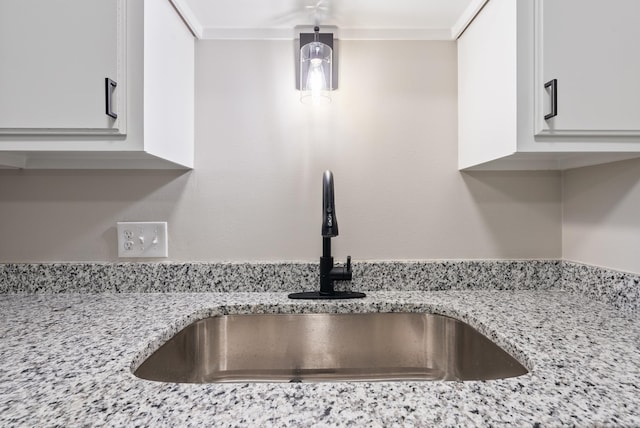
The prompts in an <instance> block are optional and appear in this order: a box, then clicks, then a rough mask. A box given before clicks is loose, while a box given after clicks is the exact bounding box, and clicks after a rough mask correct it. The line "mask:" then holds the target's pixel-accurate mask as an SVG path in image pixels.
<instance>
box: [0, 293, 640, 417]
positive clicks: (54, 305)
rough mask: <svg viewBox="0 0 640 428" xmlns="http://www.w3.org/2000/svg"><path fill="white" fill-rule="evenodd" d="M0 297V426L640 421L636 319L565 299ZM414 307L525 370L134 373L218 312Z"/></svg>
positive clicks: (511, 295) (562, 296)
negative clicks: (270, 376)
mask: <svg viewBox="0 0 640 428" xmlns="http://www.w3.org/2000/svg"><path fill="white" fill-rule="evenodd" d="M368 294H369V295H368V297H367V298H365V299H361V300H352V301H333V302H317V301H291V300H289V299H287V297H286V296H287V295H286V293H281V292H278V293H130V294H127V293H123V294H117V293H104V294H49V295H47V294H37V295H1V296H0V339H1V340H0V425H1V426H36V425H38V426H41V425H48V426H53V425H58V426H77V425H92V426H94V425H109V426H113V425H115V426H133V425H149V426H187V425H194V426H202V425H216V426H271V425H272V426H285V425H289V426H312V425H313V426H330V425H352V426H402V425H414V426H433V425H439V426H469V425H491V426H513V425H519V426H521V425H524V426H532V425H538V424H540V425H543V426H559V425H567V426H576V425H577V426H584V425H602V424H605V425H615V426H638V425H640V406H639V405H638V404H639V398H638V397H640V321H638V319H637V317H635V316H634V315H632V314H626V315H625V314H624V313H622V312H619V311H617V310H616V309H615V308H613V307H611V306H608V305H607V304H604V303H598V302H594V301H592V300H589V299H588V298H586V297H583V296H580V295H576V294H570V293H567V292H564V291H505V290H501V291H490V290H477V291H430V292H408V291H402V292H391V291H379V292H370V293H368ZM402 310H409V311H423V312H434V313H440V314H444V315H449V316H454V317H456V318H458V319H461V320H463V321H466V322H467V323H469V324H471V325H472V326H473V327H475V328H477V329H478V330H480V331H481V332H483V333H484V334H485V335H487V336H489V337H490V338H492V339H493V340H494V341H495V342H497V343H498V344H499V345H501V346H502V347H503V348H504V349H505V350H507V351H508V352H510V353H511V354H512V355H514V356H516V357H517V358H518V359H519V360H520V361H521V362H522V363H524V365H525V366H527V368H528V369H529V370H530V373H528V374H526V375H524V376H521V377H517V378H511V379H503V380H492V381H471V382H450V381H449V382H445V381H437V382H413V381H411V382H336V383H254V384H242V383H237V384H204V385H195V384H170V383H159V382H151V381H145V380H140V379H138V378H136V377H135V376H133V374H132V368H134V367H136V366H137V364H139V363H140V362H141V361H142V360H143V359H144V358H145V357H146V356H147V355H149V354H150V353H151V352H152V351H153V350H154V349H155V348H157V347H158V346H159V345H160V344H161V343H162V342H163V341H164V340H165V339H166V338H168V337H170V336H171V335H173V334H174V333H175V332H177V331H178V330H179V329H181V328H182V327H184V326H186V325H187V324H189V323H190V322H191V321H194V320H196V319H199V318H203V317H206V316H209V315H214V314H223V313H259V312H279V313H298V312H375V311H380V312H387V311H389V312H392V311H402Z"/></svg>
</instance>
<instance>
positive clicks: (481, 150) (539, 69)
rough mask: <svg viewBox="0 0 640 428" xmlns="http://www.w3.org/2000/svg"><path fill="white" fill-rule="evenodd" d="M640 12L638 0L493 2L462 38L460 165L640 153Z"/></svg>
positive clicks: (511, 165) (580, 162)
mask: <svg viewBox="0 0 640 428" xmlns="http://www.w3.org/2000/svg"><path fill="white" fill-rule="evenodd" d="M638 16H640V1H637V0H607V1H605V0H518V1H514V0H489V2H488V3H487V4H486V5H485V7H484V8H483V9H482V11H481V12H480V13H479V14H478V15H477V16H476V18H475V19H474V20H473V22H472V23H471V24H470V25H469V27H468V28H467V29H466V30H465V32H464V33H463V34H462V35H461V36H460V38H459V39H458V101H459V104H458V113H459V118H458V119H459V120H458V130H459V133H458V149H459V150H458V159H459V168H460V169H487V170H498V169H566V168H573V167H579V166H585V165H593V164H598V163H604V162H610V161H614V160H621V159H628V158H633V157H640V83H639V82H640V79H639V78H638V76H640V55H638V48H637V45H638V44H639V43H640V26H638V25H637V23H636V22H635V21H636V19H637V17H638ZM554 92H555V93H554ZM554 101H555V105H554ZM554 113H555V114H554ZM545 116H546V118H545Z"/></svg>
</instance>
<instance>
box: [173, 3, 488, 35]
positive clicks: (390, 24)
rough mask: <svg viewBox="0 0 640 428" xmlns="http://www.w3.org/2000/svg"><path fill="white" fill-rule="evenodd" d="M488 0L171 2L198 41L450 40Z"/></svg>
mask: <svg viewBox="0 0 640 428" xmlns="http://www.w3.org/2000/svg"><path fill="white" fill-rule="evenodd" d="M487 1H488V0H171V2H172V3H173V4H174V6H175V7H176V9H177V10H178V11H179V12H180V14H181V15H182V16H183V18H184V20H185V22H186V23H187V24H188V25H189V26H190V27H191V29H192V31H193V32H194V34H195V35H196V36H197V37H198V38H201V39H294V38H297V37H298V33H299V32H300V28H308V27H310V26H313V25H316V24H317V25H320V27H321V28H322V27H327V26H329V27H334V28H332V31H333V32H334V33H335V34H336V37H338V38H341V39H345V40H349V39H350V40H453V39H455V38H457V37H458V35H459V34H460V33H461V32H462V31H463V30H464V28H466V26H467V24H468V23H469V22H470V21H471V19H473V17H474V16H475V15H476V13H477V12H478V11H479V10H480V9H481V8H482V6H483V5H484V4H485V3H486V2H487Z"/></svg>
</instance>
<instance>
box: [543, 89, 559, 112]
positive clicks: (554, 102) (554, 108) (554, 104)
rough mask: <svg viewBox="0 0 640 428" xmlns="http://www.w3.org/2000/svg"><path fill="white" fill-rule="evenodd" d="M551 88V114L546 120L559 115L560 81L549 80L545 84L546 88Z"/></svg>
mask: <svg viewBox="0 0 640 428" xmlns="http://www.w3.org/2000/svg"><path fill="white" fill-rule="evenodd" d="M549 87H550V88H551V91H550V93H549V95H551V113H549V114H546V115H545V116H544V120H549V119H551V118H552V117H556V116H557V115H558V79H553V80H549V81H548V82H547V83H545V84H544V88H545V89H547V88H549Z"/></svg>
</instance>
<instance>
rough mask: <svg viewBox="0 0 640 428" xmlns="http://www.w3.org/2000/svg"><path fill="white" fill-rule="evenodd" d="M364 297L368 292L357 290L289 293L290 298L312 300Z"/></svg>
mask: <svg viewBox="0 0 640 428" xmlns="http://www.w3.org/2000/svg"><path fill="white" fill-rule="evenodd" d="M363 297H366V294H364V293H358V292H357V291H334V292H333V293H331V294H321V293H320V292H319V291H304V292H301V293H291V294H289V298H290V299H312V300H320V299H322V300H336V299H361V298H363Z"/></svg>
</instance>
